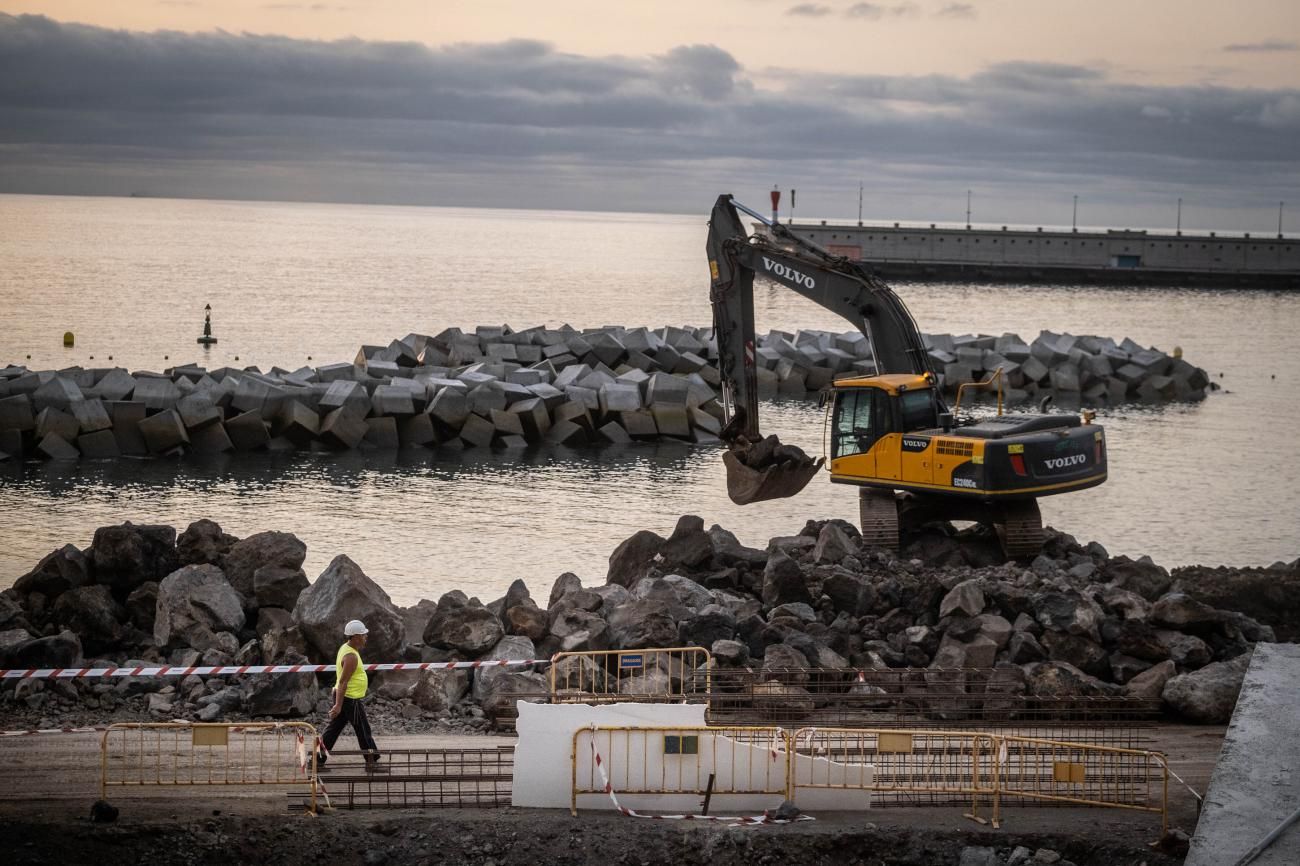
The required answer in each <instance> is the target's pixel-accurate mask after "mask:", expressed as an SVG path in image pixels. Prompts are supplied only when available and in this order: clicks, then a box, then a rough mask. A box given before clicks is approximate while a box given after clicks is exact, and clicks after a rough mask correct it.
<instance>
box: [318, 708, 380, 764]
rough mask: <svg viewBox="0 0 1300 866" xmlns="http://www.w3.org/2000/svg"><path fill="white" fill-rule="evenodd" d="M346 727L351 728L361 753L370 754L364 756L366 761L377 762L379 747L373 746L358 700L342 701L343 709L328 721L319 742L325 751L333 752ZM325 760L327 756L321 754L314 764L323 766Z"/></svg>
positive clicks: (364, 709)
mask: <svg viewBox="0 0 1300 866" xmlns="http://www.w3.org/2000/svg"><path fill="white" fill-rule="evenodd" d="M348 725H351V726H352V733H354V734H356V736H357V746H358V747H360V748H361V750H362V751H363V752H370V753H372V754H368V755H366V761H367V762H371V761H378V760H379V746H377V745H375V738H374V736H373V735H372V734H371V733H370V721H369V720H368V719H367V718H366V708H365V707H363V706H361V699H360V698H346V697H345V698H344V699H343V709H342V710H340V711H339V714H338V715H337V716H335V717H334V718H332V719H330V723H329V727H327V728H326V729H325V733H324V734H323V735H322V736H321V741H322V742H324V744H325V748H326V750H327V751H333V750H334V744H335V743H337V742H338V739H339V734H341V733H343V729H344V728H345V727H347V726H348ZM326 760H328V758H327V756H326V755H324V754H321V755H318V756H317V759H316V763H317V764H318V765H319V764H324V763H325V761H326Z"/></svg>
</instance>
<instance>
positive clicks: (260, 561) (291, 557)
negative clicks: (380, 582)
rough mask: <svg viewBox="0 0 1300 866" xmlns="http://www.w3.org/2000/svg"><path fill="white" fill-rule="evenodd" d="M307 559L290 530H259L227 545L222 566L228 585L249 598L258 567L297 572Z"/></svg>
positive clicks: (279, 605) (299, 543) (300, 543)
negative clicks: (274, 567) (227, 550)
mask: <svg viewBox="0 0 1300 866" xmlns="http://www.w3.org/2000/svg"><path fill="white" fill-rule="evenodd" d="M306 558H307V545H305V544H303V543H302V542H301V541H299V540H298V537H297V536H296V535H293V534H292V533H289V532H259V533H257V534H256V535H250V536H249V537H248V538H245V539H244V540H243V541H240V542H238V543H236V544H235V545H233V546H232V547H231V548H230V552H229V553H227V554H226V558H225V562H224V568H225V572H226V576H227V578H228V579H229V580H230V585H231V586H233V587H234V588H235V589H236V590H238V591H239V593H240V594H241V595H245V596H250V597H251V596H253V595H255V594H256V587H255V585H254V584H255V574H254V573H255V572H256V571H257V570H258V569H259V568H265V567H267V566H278V567H280V568H284V569H288V570H289V571H296V570H297V569H299V568H302V564H303V562H304V561H305V560H306ZM272 604H273V606H274V607H292V604H290V605H285V604H279V603H272ZM367 625H369V623H367ZM372 643H373V641H372Z"/></svg>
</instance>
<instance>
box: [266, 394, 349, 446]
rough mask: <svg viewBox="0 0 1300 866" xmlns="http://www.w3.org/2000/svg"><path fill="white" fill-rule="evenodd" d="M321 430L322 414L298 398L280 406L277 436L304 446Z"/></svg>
mask: <svg viewBox="0 0 1300 866" xmlns="http://www.w3.org/2000/svg"><path fill="white" fill-rule="evenodd" d="M344 411H347V410H346V409H345V410H344ZM319 432H320V416H319V415H317V414H316V413H315V412H313V411H312V410H310V409H308V408H307V407H306V406H304V405H303V404H301V403H299V402H298V401H297V400H290V401H288V402H287V403H285V404H284V405H283V406H282V407H280V415H279V418H278V420H277V424H276V435H277V436H283V437H285V438H286V439H288V440H289V441H290V442H293V443H294V444H295V445H298V446H303V445H306V444H307V443H308V442H310V441H312V440H313V439H315V438H316V434H318V433H319Z"/></svg>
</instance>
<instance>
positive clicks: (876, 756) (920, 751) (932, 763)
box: [790, 728, 1000, 827]
mask: <svg viewBox="0 0 1300 866" xmlns="http://www.w3.org/2000/svg"><path fill="white" fill-rule="evenodd" d="M997 739H998V738H997V737H996V736H994V735H991V734H982V733H977V732H971V731H945V730H936V729H921V730H906V729H901V728H888V729H879V730H864V729H858V728H801V729H800V730H798V731H796V732H795V733H794V734H793V736H792V737H791V748H790V766H791V771H790V777H791V783H790V787H791V797H790V799H792V800H794V801H795V802H798V795H799V791H800V790H804V789H836V790H842V791H850V790H853V791H867V792H870V794H871V795H872V796H873V798H874V797H879V796H884V797H886V798H888V799H889V800H890V801H893V802H900V801H901V802H940V801H953V800H956V799H961V800H964V799H966V798H967V797H969V798H970V811H969V812H967V813H966V817H968V818H971V819H973V820H976V821H979V822H980V823H984V819H983V818H981V817H980V814H979V809H980V801H981V799H983V800H985V801H986V802H987V803H989V804H990V805H991V806H992V821H993V826H994V827H997V826H998V822H999V817H1000V816H999V808H998V788H997V785H998V778H999V776H998V766H997V762H998V754H999V749H998V744H997Z"/></svg>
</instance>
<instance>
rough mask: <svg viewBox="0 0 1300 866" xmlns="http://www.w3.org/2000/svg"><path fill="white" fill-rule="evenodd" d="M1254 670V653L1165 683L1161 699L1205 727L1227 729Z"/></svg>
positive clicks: (1189, 719) (1186, 717) (1188, 718)
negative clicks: (1248, 672) (1244, 683)
mask: <svg viewBox="0 0 1300 866" xmlns="http://www.w3.org/2000/svg"><path fill="white" fill-rule="evenodd" d="M1249 666H1250V653H1245V654H1243V655H1240V656H1237V657H1236V658H1234V659H1232V660H1230V661H1226V662H1216V663H1214V664H1210V665H1206V666H1205V667H1203V668H1201V669H1200V670H1198V671H1193V672H1192V673H1187V674H1180V675H1179V676H1176V677H1172V678H1170V679H1169V681H1168V682H1166V683H1165V687H1164V690H1163V692H1162V693H1161V697H1163V698H1164V702H1165V703H1166V704H1167V705H1168V706H1169V707H1170V709H1172V710H1173V711H1174V712H1176V713H1178V714H1179V715H1180V716H1182V717H1183V718H1185V719H1187V720H1188V721H1191V722H1196V723H1197V724H1202V725H1226V724H1227V723H1228V722H1229V721H1231V720H1232V711H1233V709H1235V708H1236V706H1237V695H1238V693H1239V692H1240V691H1241V682H1242V680H1243V679H1244V678H1245V676H1246V669H1247V668H1248V667H1249Z"/></svg>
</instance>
